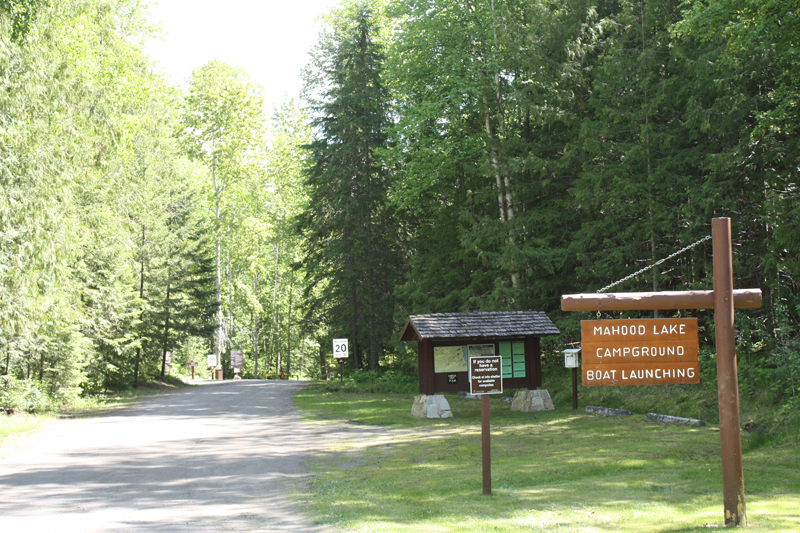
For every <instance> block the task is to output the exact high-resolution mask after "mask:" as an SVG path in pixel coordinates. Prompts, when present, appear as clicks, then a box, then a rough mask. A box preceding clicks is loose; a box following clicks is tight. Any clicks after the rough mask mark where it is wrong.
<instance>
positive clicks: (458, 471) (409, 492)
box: [296, 388, 800, 533]
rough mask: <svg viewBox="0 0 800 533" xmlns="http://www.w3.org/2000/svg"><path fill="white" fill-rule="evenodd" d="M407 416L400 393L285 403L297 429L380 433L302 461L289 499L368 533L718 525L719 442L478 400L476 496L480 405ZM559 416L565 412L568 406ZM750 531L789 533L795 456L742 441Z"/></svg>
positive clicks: (799, 488) (798, 479) (633, 421)
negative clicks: (303, 470) (484, 411)
mask: <svg viewBox="0 0 800 533" xmlns="http://www.w3.org/2000/svg"><path fill="white" fill-rule="evenodd" d="M447 397H448V401H449V402H450V405H451V407H452V409H453V413H454V414H455V416H456V418H452V419H446V420H417V419H413V418H411V417H410V415H409V412H410V410H411V397H410V396H408V395H395V396H392V395H389V396H379V395H369V394H341V393H340V394H333V393H324V392H322V391H321V390H320V389H313V388H312V389H308V390H306V391H304V392H303V393H302V394H301V395H298V396H297V397H296V403H297V405H299V406H301V407H302V408H303V409H304V411H305V413H306V414H307V416H309V417H310V418H311V419H315V420H321V422H320V423H321V424H324V423H325V422H324V420H326V419H328V420H343V421H351V422H356V423H369V424H377V425H380V426H383V427H382V428H379V429H378V430H377V436H376V437H375V438H371V439H368V440H367V441H366V442H353V443H350V444H348V445H344V446H342V447H340V448H337V449H332V450H329V452H328V453H325V454H322V455H319V456H317V457H315V458H314V459H313V460H312V461H311V462H310V464H309V466H310V467H311V469H312V471H313V472H314V474H315V475H314V477H313V479H312V481H311V487H310V488H311V490H309V491H306V493H304V494H302V495H298V498H300V499H301V501H303V503H304V505H307V506H308V508H309V514H310V515H311V516H314V517H317V519H318V520H319V521H320V522H322V523H327V524H332V525H335V526H337V527H341V528H345V529H349V530H354V531H369V532H379V531H386V532H423V531H424V532H435V531H447V532H475V531H480V532H490V531H491V532H517V531H520V532H521V531H525V532H539V531H541V532H545V531H547V532H551V531H564V532H566V531H575V532H584V531H585V532H620V531H623V532H627V531H630V532H634V531H636V532H664V533H668V532H669V533H672V532H679V531H707V526H721V525H722V523H723V516H722V514H723V511H722V479H721V459H720V451H719V448H720V446H719V433H718V431H717V430H716V428H714V427H701V428H697V427H694V428H687V427H683V426H673V425H665V424H659V423H654V422H650V421H648V420H646V419H645V418H644V416H642V415H634V416H632V417H626V418H599V417H595V416H592V415H589V414H587V413H584V412H582V411H572V410H571V409H566V408H563V407H562V408H560V409H557V410H556V411H551V412H547V413H537V414H525V413H512V412H510V408H509V406H508V404H505V403H501V402H500V401H498V399H497V397H493V398H492V415H491V416H492V489H493V490H492V492H493V494H492V496H484V495H482V491H481V486H482V485H481V479H482V477H481V444H480V405H479V404H480V402H478V401H475V400H463V399H460V398H457V397H455V396H452V395H447ZM570 407H571V404H570ZM743 447H744V449H745V450H746V451H745V454H744V469H745V501H746V505H747V517H748V521H749V523H750V526H751V527H750V530H752V531H774V532H784V531H793V530H798V529H800V476H798V475H797V472H798V469H800V453H798V452H800V446H797V445H796V444H793V443H790V444H782V445H775V444H773V443H771V442H770V441H768V440H766V441H765V440H764V439H763V437H758V436H753V435H750V434H747V433H745V434H744V435H743Z"/></svg>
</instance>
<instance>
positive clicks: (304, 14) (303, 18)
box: [147, 0, 338, 114]
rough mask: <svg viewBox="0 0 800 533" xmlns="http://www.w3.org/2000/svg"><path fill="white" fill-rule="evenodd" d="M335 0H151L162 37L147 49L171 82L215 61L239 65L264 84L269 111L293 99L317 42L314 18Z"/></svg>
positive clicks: (178, 80)
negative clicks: (303, 70)
mask: <svg viewBox="0 0 800 533" xmlns="http://www.w3.org/2000/svg"><path fill="white" fill-rule="evenodd" d="M337 3H338V0H227V1H225V2H220V1H219V0H152V4H151V6H150V13H151V17H152V19H153V21H157V22H160V23H161V26H162V28H163V30H164V34H165V38H164V40H163V41H152V42H151V43H150V44H149V45H148V47H147V50H148V53H149V55H150V57H152V58H153V59H155V60H156V61H157V62H158V63H159V64H160V65H161V68H162V69H163V70H164V71H165V72H166V73H167V75H168V78H169V80H170V81H171V82H172V83H173V84H176V85H178V84H180V85H185V84H186V81H187V80H188V79H189V76H190V75H191V73H192V69H194V68H195V67H199V66H200V65H203V64H204V63H206V62H208V61H210V60H212V59H219V60H221V61H224V62H226V63H228V64H230V65H233V66H236V67H242V68H244V70H245V71H246V72H247V74H248V75H249V76H250V79H251V80H252V81H254V82H256V83H258V84H259V85H261V86H262V87H263V88H264V104H265V109H266V110H267V112H268V113H269V114H271V111H272V109H273V107H275V106H277V105H279V104H281V103H282V102H283V101H284V99H285V97H286V95H288V96H289V97H294V98H297V97H298V96H299V93H300V89H301V88H302V80H301V79H300V71H301V70H302V68H303V67H304V66H305V65H306V63H308V52H309V51H310V50H311V48H312V46H313V45H314V44H315V43H316V41H317V35H318V34H319V30H320V25H319V21H317V17H319V16H320V15H322V14H324V13H327V12H328V11H329V10H330V9H331V8H332V7H334V6H335V5H336V4H337Z"/></svg>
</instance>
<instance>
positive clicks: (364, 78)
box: [298, 4, 397, 369]
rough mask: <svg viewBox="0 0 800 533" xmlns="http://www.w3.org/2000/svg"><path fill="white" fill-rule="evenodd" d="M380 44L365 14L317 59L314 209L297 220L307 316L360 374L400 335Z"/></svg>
mask: <svg viewBox="0 0 800 533" xmlns="http://www.w3.org/2000/svg"><path fill="white" fill-rule="evenodd" d="M377 36H378V26H377V24H376V20H375V16H374V13H373V10H372V9H371V8H370V7H369V5H368V4H358V5H355V6H352V7H350V8H347V9H345V10H344V11H342V12H341V13H339V16H338V18H336V19H335V20H334V21H333V23H332V25H331V28H330V33H329V34H328V35H327V38H326V39H324V40H323V41H322V43H321V45H320V47H319V49H318V50H317V56H316V62H315V64H314V67H315V69H314V70H313V71H312V72H311V73H310V76H309V83H308V86H307V89H308V91H309V94H311V100H312V109H313V111H314V112H315V113H316V118H315V119H314V126H315V128H316V131H317V136H316V139H315V140H314V141H313V142H312V143H311V144H310V145H309V146H308V150H309V153H310V162H311V164H310V167H309V168H308V170H307V172H306V185H307V186H308V188H309V202H308V207H307V208H306V210H305V211H304V212H303V213H302V214H301V215H300V216H299V217H298V228H299V231H300V232H301V233H302V234H303V235H304V236H305V238H306V242H305V245H304V258H303V261H302V263H303V267H304V269H305V270H306V274H307V280H308V284H307V286H306V295H307V297H308V300H307V305H308V306H309V312H310V313H311V314H313V312H314V310H315V309H316V308H317V307H318V306H323V307H324V308H326V309H328V312H329V313H330V322H329V327H330V330H329V331H330V334H333V335H342V336H345V335H346V336H348V337H349V339H350V342H351V347H352V348H351V350H352V352H353V355H354V357H353V364H354V365H355V366H356V367H357V368H358V367H361V366H362V364H363V362H364V360H366V361H368V364H369V368H371V369H376V368H377V366H378V360H379V358H380V356H381V354H382V353H383V351H384V349H385V346H386V343H387V342H388V341H389V338H390V337H391V335H392V333H393V322H392V318H393V316H392V315H393V297H392V287H393V283H394V281H395V272H396V271H397V256H396V253H395V249H396V237H395V235H396V230H395V228H394V221H393V217H392V210H391V209H390V208H389V207H388V206H387V202H386V198H387V188H388V182H389V173H388V172H387V169H386V168H384V166H383V165H382V164H381V159H380V157H378V155H377V153H378V151H379V150H380V149H381V148H383V147H384V146H385V144H386V132H385V130H386V126H387V102H388V95H387V91H386V88H385V87H384V86H383V83H382V81H381V70H382V63H383V60H384V58H383V54H382V51H381V47H380V45H379V44H378V42H377ZM314 91H317V95H316V97H315V96H314V95H313V94H312V93H313V92H314ZM315 288H319V289H320V290H319V291H318V292H315Z"/></svg>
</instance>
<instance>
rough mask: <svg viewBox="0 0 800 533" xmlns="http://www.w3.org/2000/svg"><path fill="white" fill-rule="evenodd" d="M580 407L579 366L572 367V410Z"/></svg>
mask: <svg viewBox="0 0 800 533" xmlns="http://www.w3.org/2000/svg"><path fill="white" fill-rule="evenodd" d="M577 408H578V368H577V367H575V368H573V369H572V410H573V411H574V410H575V409H577Z"/></svg>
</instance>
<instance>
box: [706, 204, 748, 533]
mask: <svg viewBox="0 0 800 533" xmlns="http://www.w3.org/2000/svg"><path fill="white" fill-rule="evenodd" d="M711 236H712V239H713V243H714V328H715V330H716V343H717V380H718V383H719V436H720V442H721V445H722V498H723V505H724V510H725V525H727V526H746V525H747V516H746V514H745V506H744V469H743V467H742V436H741V433H740V429H739V378H738V373H737V367H736V334H735V330H734V318H733V315H734V313H733V308H734V294H733V292H734V291H733V259H732V251H731V219H729V218H715V219H713V220H712V221H711Z"/></svg>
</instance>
